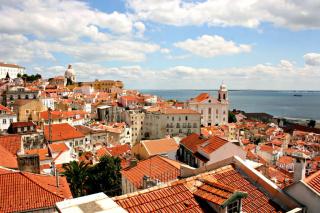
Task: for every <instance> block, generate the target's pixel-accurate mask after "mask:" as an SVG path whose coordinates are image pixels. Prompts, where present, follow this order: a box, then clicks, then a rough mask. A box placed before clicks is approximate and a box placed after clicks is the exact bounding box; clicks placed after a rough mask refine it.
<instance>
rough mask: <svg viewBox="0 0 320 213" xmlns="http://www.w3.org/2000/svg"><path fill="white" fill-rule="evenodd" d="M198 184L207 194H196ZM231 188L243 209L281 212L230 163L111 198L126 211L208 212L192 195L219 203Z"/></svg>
mask: <svg viewBox="0 0 320 213" xmlns="http://www.w3.org/2000/svg"><path fill="white" fill-rule="evenodd" d="M202 179H207V180H210V182H205V181H203V180H202ZM199 181H200V185H199ZM199 186H200V189H201V190H202V191H206V192H210V193H209V194H207V195H204V194H203V193H202V194H201V195H200V193H201V192H200V191H198V190H199ZM201 186H204V187H202V188H201ZM235 191H237V192H240V193H241V194H242V195H241V197H242V211H243V212H282V209H281V207H279V206H278V205H277V204H275V203H274V202H273V201H272V200H271V199H270V197H268V196H267V194H266V193H264V191H262V190H259V188H258V187H256V186H255V185H253V184H252V183H251V182H250V180H249V179H246V176H245V175H242V173H241V172H240V171H238V170H237V169H235V168H234V166H232V165H228V166H225V167H221V168H219V169H217V170H215V171H210V172H207V173H202V174H199V175H197V176H193V177H189V178H186V179H182V180H178V181H173V182H169V183H167V184H165V185H163V186H155V187H152V188H149V189H146V190H142V191H138V192H134V193H131V194H127V195H122V196H118V197H114V198H113V200H114V201H115V202H117V203H118V204H119V205H120V206H122V207H123V208H124V209H126V210H127V211H128V212H208V211H209V210H208V207H204V206H202V205H201V203H202V202H201V200H200V201H199V199H196V196H197V197H198V198H199V197H201V198H202V200H208V199H210V198H212V199H210V201H212V202H215V203H218V204H219V205H221V203H223V201H224V200H226V199H227V198H228V197H229V195H230V194H231V193H232V192H235ZM245 194H247V195H245ZM209 195H210V196H209ZM238 195H239V194H238ZM238 195H237V196H238ZM199 204H200V205H199ZM225 204H226V203H225ZM202 207H204V209H202Z"/></svg>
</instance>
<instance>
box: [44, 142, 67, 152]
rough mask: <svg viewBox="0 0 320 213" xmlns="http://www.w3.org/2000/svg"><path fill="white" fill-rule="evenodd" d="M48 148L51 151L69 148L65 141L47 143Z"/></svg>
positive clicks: (61, 150) (62, 150)
mask: <svg viewBox="0 0 320 213" xmlns="http://www.w3.org/2000/svg"><path fill="white" fill-rule="evenodd" d="M49 149H50V150H51V151H52V152H65V151H68V150H69V147H68V146H67V145H66V144H65V143H53V144H49Z"/></svg>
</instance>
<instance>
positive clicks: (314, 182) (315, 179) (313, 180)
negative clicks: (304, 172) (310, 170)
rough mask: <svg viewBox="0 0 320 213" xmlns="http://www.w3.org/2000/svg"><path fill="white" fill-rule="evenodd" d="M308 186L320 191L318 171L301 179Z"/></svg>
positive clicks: (319, 174)
mask: <svg viewBox="0 0 320 213" xmlns="http://www.w3.org/2000/svg"><path fill="white" fill-rule="evenodd" d="M303 181H304V182H305V183H306V184H308V186H310V187H311V188H313V189H314V190H315V191H317V192H318V193H320V171H317V172H316V173H314V174H312V175H310V176H309V177H307V178H305V179H304V180H303Z"/></svg>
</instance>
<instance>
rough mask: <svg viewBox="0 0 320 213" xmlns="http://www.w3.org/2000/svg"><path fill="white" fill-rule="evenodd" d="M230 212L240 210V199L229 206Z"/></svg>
mask: <svg viewBox="0 0 320 213" xmlns="http://www.w3.org/2000/svg"><path fill="white" fill-rule="evenodd" d="M227 211H228V213H236V212H240V200H236V201H234V202H232V203H230V204H229V205H228V206H227Z"/></svg>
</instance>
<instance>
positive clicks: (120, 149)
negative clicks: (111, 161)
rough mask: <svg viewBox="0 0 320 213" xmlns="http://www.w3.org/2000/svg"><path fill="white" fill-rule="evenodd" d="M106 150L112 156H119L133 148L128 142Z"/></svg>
mask: <svg viewBox="0 0 320 213" xmlns="http://www.w3.org/2000/svg"><path fill="white" fill-rule="evenodd" d="M106 150H107V151H108V152H109V153H110V154H111V156H115V157H116V156H119V155H123V154H125V153H127V152H128V151H130V150H131V148H130V146H129V145H128V144H123V145H117V146H114V147H107V148H106Z"/></svg>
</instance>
